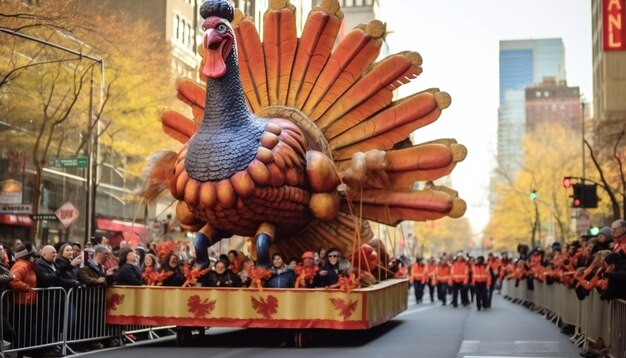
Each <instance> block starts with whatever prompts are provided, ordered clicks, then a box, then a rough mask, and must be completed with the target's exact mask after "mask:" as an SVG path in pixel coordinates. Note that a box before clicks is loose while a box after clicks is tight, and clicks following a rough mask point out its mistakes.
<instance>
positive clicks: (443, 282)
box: [435, 257, 450, 306]
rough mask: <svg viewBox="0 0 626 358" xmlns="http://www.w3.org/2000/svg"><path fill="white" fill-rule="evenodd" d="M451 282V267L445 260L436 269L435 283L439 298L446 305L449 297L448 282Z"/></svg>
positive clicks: (442, 259)
mask: <svg viewBox="0 0 626 358" xmlns="http://www.w3.org/2000/svg"><path fill="white" fill-rule="evenodd" d="M449 281H450V265H448V262H447V261H446V259H445V258H443V257H442V258H441V262H440V263H439V265H437V267H435V283H436V285H437V298H438V299H439V300H440V301H441V302H443V305H444V306H445V305H446V296H447V295H448V282H449Z"/></svg>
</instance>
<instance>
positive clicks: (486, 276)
mask: <svg viewBox="0 0 626 358" xmlns="http://www.w3.org/2000/svg"><path fill="white" fill-rule="evenodd" d="M483 282H486V283H487V286H491V274H490V273H489V268H488V267H487V265H478V264H477V265H474V275H473V276H472V285H476V283H483Z"/></svg>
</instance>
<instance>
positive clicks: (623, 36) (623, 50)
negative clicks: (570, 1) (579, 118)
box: [591, 0, 626, 144]
mask: <svg viewBox="0 0 626 358" xmlns="http://www.w3.org/2000/svg"><path fill="white" fill-rule="evenodd" d="M591 16H592V22H591V23H592V28H591V34H592V35H591V36H592V41H593V59H592V61H593V117H594V125H593V127H594V130H595V138H594V140H596V141H598V142H599V143H611V144H612V143H615V139H616V138H617V135H618V133H620V131H621V130H622V128H623V125H624V123H625V122H626V95H624V94H625V93H626V0H614V1H599V0H598V1H592V2H591Z"/></svg>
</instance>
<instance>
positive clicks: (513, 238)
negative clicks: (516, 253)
mask: <svg viewBox="0 0 626 358" xmlns="http://www.w3.org/2000/svg"><path fill="white" fill-rule="evenodd" d="M579 148H580V139H579V136H577V135H576V133H573V131H571V130H570V129H567V128H564V127H563V126H562V125H561V124H560V123H546V124H543V125H541V126H539V127H537V128H536V129H535V130H534V131H533V132H532V133H528V134H527V135H526V137H525V139H524V160H523V165H522V168H521V170H520V171H519V173H518V174H517V175H516V176H515V177H514V178H512V177H508V176H506V175H503V178H502V180H500V181H499V182H498V184H497V185H496V186H495V194H496V197H498V198H499V201H498V202H497V203H496V205H495V207H494V210H493V211H492V213H491V218H490V221H489V223H488V225H487V227H486V228H485V230H484V232H483V240H484V242H488V241H492V242H493V243H494V246H493V249H494V250H501V249H507V250H514V249H515V247H516V246H517V245H518V244H527V245H530V244H531V243H532V242H533V241H535V244H536V245H547V244H549V241H552V240H554V241H561V242H563V241H567V240H569V239H572V238H574V237H575V233H574V232H573V231H572V230H571V228H570V216H571V214H572V211H571V208H570V198H569V195H570V193H569V192H568V191H567V190H565V189H564V188H563V187H562V179H563V177H564V176H567V175H571V173H573V172H575V170H576V168H578V166H579V163H580V150H579ZM533 190H534V191H535V193H536V195H537V197H536V199H535V200H534V201H533V200H532V199H531V197H530V193H531V192H532V191H533ZM533 235H535V240H533ZM550 235H553V236H554V237H553V238H550V237H549V236H550Z"/></svg>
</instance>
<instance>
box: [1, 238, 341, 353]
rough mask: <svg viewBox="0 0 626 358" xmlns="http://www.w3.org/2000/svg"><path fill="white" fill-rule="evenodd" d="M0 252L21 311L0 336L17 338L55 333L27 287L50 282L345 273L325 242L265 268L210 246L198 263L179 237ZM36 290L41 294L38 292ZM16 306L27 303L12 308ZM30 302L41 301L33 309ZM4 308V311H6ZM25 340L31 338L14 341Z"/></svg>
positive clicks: (18, 244) (236, 282) (261, 280)
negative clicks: (202, 261) (205, 260)
mask: <svg viewBox="0 0 626 358" xmlns="http://www.w3.org/2000/svg"><path fill="white" fill-rule="evenodd" d="M0 253H1V254H2V256H1V260H0V290H1V291H0V293H2V292H3V291H5V290H8V289H10V290H12V291H14V292H15V296H14V299H13V302H12V304H13V309H14V310H15V312H20V314H21V316H19V315H18V316H15V315H14V316H12V317H13V319H9V317H3V319H2V324H3V337H2V338H3V340H5V341H8V342H13V343H15V342H18V341H19V340H20V339H21V338H22V337H19V336H20V335H28V336H30V335H32V333H34V332H35V331H36V329H37V328H36V327H37V326H38V327H39V331H40V332H50V334H55V335H56V334H59V332H54V331H55V330H58V329H54V328H52V327H42V326H47V325H48V324H49V323H48V321H49V320H46V319H42V318H41V317H47V316H50V314H49V312H48V314H47V313H46V312H42V307H44V305H43V304H42V303H41V302H39V303H38V301H37V296H38V295H37V291H35V290H34V289H35V288H53V287H56V288H63V289H64V290H66V291H69V290H70V289H80V288H88V287H107V286H110V285H159V286H174V287H176V286H178V287H182V286H202V287H258V286H263V287H271V288H318V287H319V288H327V287H337V285H338V281H339V280H340V277H345V276H347V275H348V274H349V271H350V267H351V265H350V263H349V262H348V260H347V259H346V258H344V257H343V256H342V254H341V253H340V252H339V250H337V249H333V248H331V249H328V250H326V249H320V250H319V251H318V252H312V251H308V252H305V253H304V254H303V255H302V257H300V258H298V259H290V260H287V259H286V258H285V257H284V255H282V254H281V253H275V254H273V256H272V260H271V266H270V267H257V265H256V264H255V262H254V261H253V260H252V259H251V258H249V257H246V256H245V255H244V254H243V253H242V252H238V251H235V250H231V251H230V252H229V253H228V254H222V255H220V256H218V255H217V254H216V253H215V252H212V251H211V252H209V254H210V255H209V257H210V262H209V264H208V265H204V266H201V265H198V264H196V263H195V261H194V258H193V257H192V255H191V254H190V253H189V251H188V248H187V246H186V245H184V244H180V243H174V242H171V241H168V242H164V243H161V244H151V245H149V246H148V247H146V246H144V245H143V244H139V245H137V246H136V247H134V248H133V247H131V246H130V245H129V244H128V243H126V242H123V241H122V242H121V244H120V245H119V247H111V246H110V245H109V243H108V240H107V239H106V238H103V239H102V241H101V242H95V241H94V242H90V243H88V244H87V245H86V247H82V245H80V244H79V243H76V242H61V243H57V244H55V245H45V246H42V247H39V248H37V247H35V246H34V245H33V244H31V243H30V242H22V241H21V240H15V243H14V245H13V246H12V247H6V246H1V245H0ZM39 296H40V300H41V296H42V295H41V294H40V295H39ZM19 305H24V306H28V307H24V308H25V309H19V308H18V307H17V306H19ZM38 305H39V306H41V307H39V308H37V307H36V306H38ZM28 308H30V309H28ZM4 312H5V316H6V313H7V311H6V310H5V311H4ZM57 313H59V312H57ZM33 315H36V316H41V317H39V318H37V317H33ZM22 325H28V326H27V327H25V326H22ZM42 328H43V329H42ZM16 332H18V333H16ZM56 338H57V337H55V336H49V337H45V338H43V339H42V340H41V341H40V342H39V343H45V341H47V342H54V341H56ZM29 344H33V342H29V343H24V342H22V343H18V344H17V346H26V345H29ZM103 346H104V345H103V344H102V342H91V343H89V344H87V345H85V346H82V347H80V348H81V349H83V348H85V349H97V348H102V347H103ZM26 353H27V354H28V355H29V356H47V357H56V356H61V349H60V348H59V347H46V348H45V349H39V350H35V351H32V352H26Z"/></svg>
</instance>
